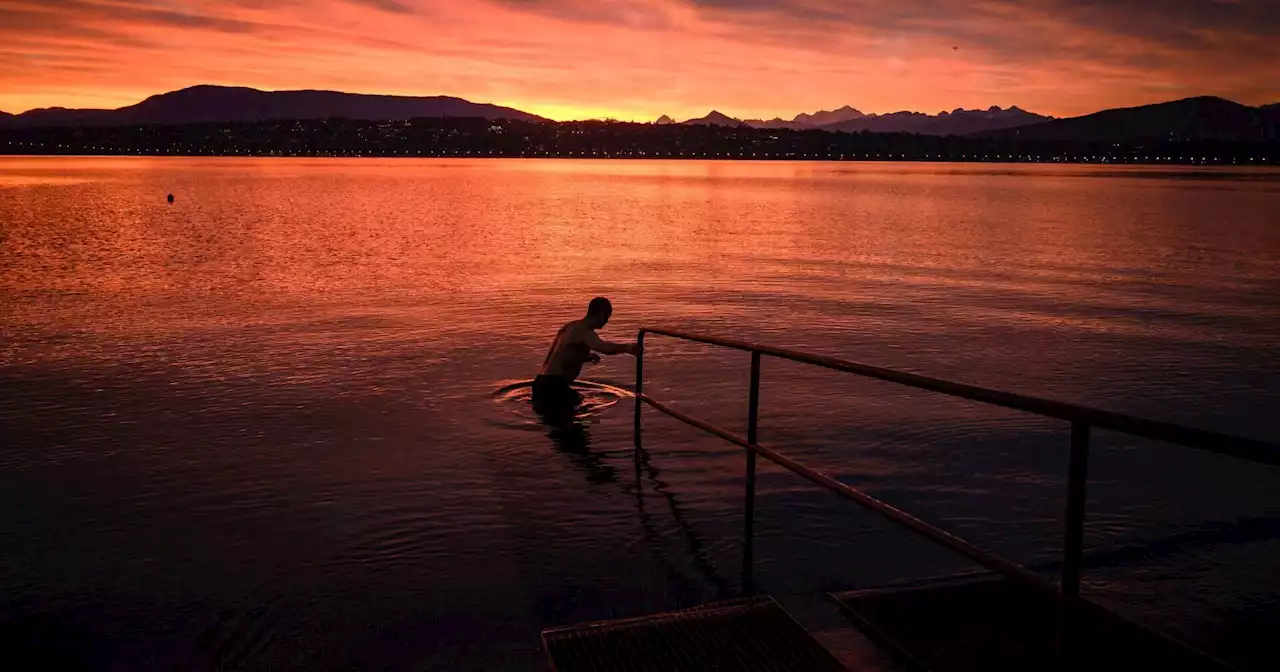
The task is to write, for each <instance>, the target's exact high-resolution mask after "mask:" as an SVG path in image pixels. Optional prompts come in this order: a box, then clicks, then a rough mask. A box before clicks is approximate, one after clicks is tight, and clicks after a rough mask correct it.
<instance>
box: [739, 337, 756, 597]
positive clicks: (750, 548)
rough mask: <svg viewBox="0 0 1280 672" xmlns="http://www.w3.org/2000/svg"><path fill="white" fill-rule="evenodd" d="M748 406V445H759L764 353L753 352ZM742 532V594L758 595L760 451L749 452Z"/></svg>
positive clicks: (750, 449)
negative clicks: (758, 462)
mask: <svg viewBox="0 0 1280 672" xmlns="http://www.w3.org/2000/svg"><path fill="white" fill-rule="evenodd" d="M748 399H749V401H748V402H747V403H748V406H747V443H750V444H751V445H755V444H756V443H757V441H758V439H759V437H758V436H757V425H758V424H759V420H760V353H759V352H752V353H751V392H750V394H749V396H748ZM744 499H745V502H744V503H743V506H744V507H745V511H744V516H743V521H744V522H743V531H742V592H743V593H745V594H748V595H749V594H751V593H753V592H755V590H754V589H755V580H754V574H755V572H754V567H755V529H754V528H755V518H756V451H755V450H754V449H752V448H748V449H747V484H746V496H745V497H744Z"/></svg>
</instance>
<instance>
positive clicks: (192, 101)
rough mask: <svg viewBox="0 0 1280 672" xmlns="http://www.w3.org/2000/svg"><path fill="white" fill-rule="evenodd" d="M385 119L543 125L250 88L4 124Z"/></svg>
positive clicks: (483, 108)
mask: <svg viewBox="0 0 1280 672" xmlns="http://www.w3.org/2000/svg"><path fill="white" fill-rule="evenodd" d="M329 117H344V118H347V119H364V120H381V119H411V118H415V117H480V118H485V119H513V120H519V121H542V120H543V119H542V118H541V117H539V116H537V115H533V114H529V113H528V112H522V111H520V110H516V109H512V108H509V107H501V106H498V105H490V104H487V103H473V102H471V101H468V100H463V99H462V98H454V97H451V96H422V97H419V96H384V95H370V94H360V93H341V92H338V91H310V90H307V91H261V90H258V89H251V88H247V87H228V86H210V85H200V86H193V87H190V88H186V89H181V90H178V91H171V92H169V93H162V94H159V95H155V96H151V97H150V98H147V99H146V100H144V101H142V102H140V103H138V104H136V105H129V106H127V107H122V108H119V109H115V110H93V109H86V110H71V109H66V108H59V107H53V108H44V109H36V110H30V111H27V112H23V113H22V114H18V115H14V116H11V117H7V118H0V121H4V122H7V123H6V125H9V126H115V125H128V124H187V123H194V122H256V121H267V120H271V119H324V118H329Z"/></svg>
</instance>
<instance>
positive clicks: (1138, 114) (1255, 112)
mask: <svg viewBox="0 0 1280 672" xmlns="http://www.w3.org/2000/svg"><path fill="white" fill-rule="evenodd" d="M329 117H343V118H347V119H355V120H372V121H380V120H384V119H411V118H420V117H471V118H484V119H509V120H513V121H526V122H534V123H537V122H544V121H547V120H546V119H543V118H542V117H539V116H537V115H534V114H529V113H528V112H522V111H520V110H517V109H513V108H510V107H501V106H498V105H490V104H485V103H473V102H470V101H467V100H463V99H461V98H452V97H448V96H426V97H412V96H382V95H367V94H354V93H341V92H337V91H260V90H258V89H250V88H244V87H224V86H208V85H202V86H193V87H190V88H186V89H181V90H179V91H172V92H170V93H164V94H159V95H155V96H151V97H150V98H147V99H146V100H144V101H142V102H140V103H137V104H136V105H129V106H127V107H122V108H119V109H115V110H95V109H66V108H44V109H36V110H30V111H27V112H23V113H22V114H17V115H14V114H8V113H4V112H0V128H33V127H58V126H64V127H65V126H119V125H131V124H186V123H194V122H257V121H267V120H272V119H324V118H329ZM654 123H655V124H658V125H667V124H676V123H677V122H676V121H675V120H674V119H672V118H671V117H669V116H667V115H663V116H662V117H660V118H659V119H658V120H657V121H656V122H654ZM679 123H680V124H683V125H699V124H701V125H714V126H730V127H738V126H748V127H751V128H756V129H773V128H776V129H794V130H813V129H819V130H826V131H845V132H861V131H868V132H872V133H912V134H918V135H931V136H947V135H971V136H979V137H991V138H997V139H999V138H1008V139H1013V140H1029V141H1044V142H1057V141H1061V142H1112V141H1116V142H1120V141H1142V140H1161V141H1167V140H1175V141H1177V140H1224V141H1234V142H1254V141H1276V140H1280V103H1273V104H1270V105H1262V106H1260V107H1249V106H1247V105H1241V104H1239V103H1235V102H1232V101H1229V100H1225V99H1222V98H1215V97H1211V96H1201V97H1197V98H1187V99H1183V100H1177V101H1171V102H1167V103H1158V104H1154V105H1143V106H1139V107H1130V108H1120V109H1114V110H1105V111H1102V112H1097V113H1094V114H1089V115H1085V116H1082V117H1073V118H1069V119H1054V118H1053V117H1049V116H1044V115H1040V114H1034V113H1031V112H1027V111H1025V110H1022V109H1020V108H1018V107H1017V106H1014V107H1009V108H1003V109H1002V108H1000V107H990V108H988V109H985V110H965V109H956V110H952V111H951V112H945V111H944V112H939V113H938V114H935V115H930V114H924V113H921V112H910V111H902V112H893V113H890V114H864V113H862V112H861V111H859V110H857V109H855V108H853V107H851V106H849V105H845V106H844V107H841V108H838V109H835V110H819V111H817V112H813V113H801V114H797V115H796V116H795V117H793V118H791V119H781V118H775V119H769V120H763V119H745V120H744V119H735V118H733V117H730V116H729V115H726V114H723V113H721V112H718V111H714V110H713V111H712V112H710V113H709V114H707V115H706V116H704V117H699V118H697V119H689V120H687V121H684V122H679Z"/></svg>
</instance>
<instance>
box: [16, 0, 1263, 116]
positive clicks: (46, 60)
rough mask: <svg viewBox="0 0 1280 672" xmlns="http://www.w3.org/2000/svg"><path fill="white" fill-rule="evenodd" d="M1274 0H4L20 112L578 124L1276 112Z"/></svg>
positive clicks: (17, 109)
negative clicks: (249, 102) (321, 97)
mask: <svg viewBox="0 0 1280 672" xmlns="http://www.w3.org/2000/svg"><path fill="white" fill-rule="evenodd" d="M1276 4H1277V3H1275V2H1274V0H1261V1H1255V2H1247V1H1245V0H1240V1H1238V2H1224V1H1214V0H1171V1H1170V2H1162V3H1147V2H1142V1H1140V0H1116V1H1113V2H1107V3H1103V2H1078V1H1073V0H978V1H976V2H972V3H956V2H950V1H946V0H847V1H843V2H841V1H837V0H825V1H824V0H490V1H483V0H472V1H468V2H458V1H453V0H280V1H278V2H273V1H270V0H231V1H230V2H211V1H208V0H6V1H5V3H4V4H3V5H0V59H3V61H4V63H5V64H6V67H5V68H3V69H0V109H4V110H7V111H10V112H18V111H22V110H25V109H29V108H32V107H46V106H65V107H117V106H121V105H126V104H130V103H134V102H137V101H138V100H140V99H142V98H144V97H146V96H148V95H151V94H153V93H158V92H162V91H168V90H172V89H177V88H181V87H184V86H189V85H192V84H200V83H208V84H227V85H245V86H255V87H259V88H267V89H296V88H324V89H337V90H344V91H354V92H365V93H400V94H421V95H433V94H447V95H456V96H461V97H464V98H468V99H471V100H477V101H483V102H494V103H498V104H503V105H510V106H513V107H517V108H520V109H524V110H527V111H530V112H534V113H537V114H542V115H544V116H548V117H551V118H558V119H564V118H581V117H606V116H608V117H614V118H619V119H635V120H648V119H652V118H655V117H657V116H658V115H659V114H664V113H665V114H670V115H672V116H675V117H678V118H679V117H692V116H699V115H701V114H704V113H705V112H706V111H707V110H709V109H711V108H713V107H714V108H717V109H720V110H721V111H724V112H726V113H729V114H732V115H735V116H742V117H766V118H767V117H772V116H784V117H789V116H791V115H794V114H795V113H796V112H800V111H807V110H814V109H820V108H832V107H837V106H840V105H843V104H846V103H848V104H852V105H854V106H855V107H858V108H859V109H862V110H864V111H876V112H889V111H895V110H899V109H915V110H922V111H929V112H936V111H938V110H941V109H951V108H954V107H987V106H989V105H1004V106H1007V105H1014V104H1016V105H1019V106H1021V107H1023V108H1025V109H1030V110H1033V111H1037V112H1041V113H1046V114H1054V115H1058V116H1067V115H1074V114H1080V113H1086V112H1091V111H1094V110H1096V109H1100V108H1103V107H1113V106H1118V105H1128V104H1141V103H1146V102H1155V101H1159V100H1168V99H1172V98H1178V97H1184V96H1190V95H1201V94H1215V95H1222V96H1225V97H1228V98H1233V99H1236V100H1239V101H1241V102H1245V103H1252V104H1260V103H1264V102H1274V101H1276V100H1280V80H1277V78H1275V77H1274V76H1273V73H1272V72H1271V64H1273V63H1275V62H1280V25H1278V24H1280V11H1272V10H1275V8H1276ZM1152 5H1158V7H1154V8H1153V7H1152Z"/></svg>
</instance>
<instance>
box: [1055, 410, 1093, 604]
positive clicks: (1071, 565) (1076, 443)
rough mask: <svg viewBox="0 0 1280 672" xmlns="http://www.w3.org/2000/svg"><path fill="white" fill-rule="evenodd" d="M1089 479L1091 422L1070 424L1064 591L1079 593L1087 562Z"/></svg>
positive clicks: (1071, 593)
mask: <svg viewBox="0 0 1280 672" xmlns="http://www.w3.org/2000/svg"><path fill="white" fill-rule="evenodd" d="M1088 482H1089V425H1088V423H1085V422H1080V421H1076V422H1073V423H1071V466H1070V467H1069V468H1068V471H1067V520H1066V536H1065V540H1064V542H1063V547H1062V585H1061V588H1062V594H1063V595H1064V596H1066V597H1078V596H1079V595H1080V574H1081V565H1082V563H1083V562H1084V559H1083V553H1084V513H1085V485H1086V484H1087V483H1088Z"/></svg>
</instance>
